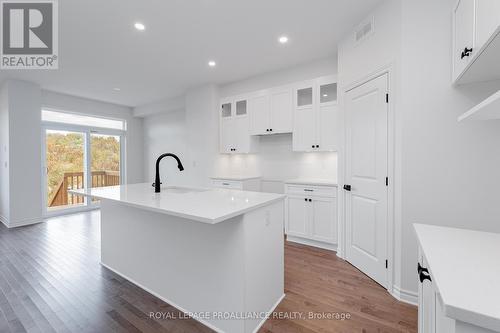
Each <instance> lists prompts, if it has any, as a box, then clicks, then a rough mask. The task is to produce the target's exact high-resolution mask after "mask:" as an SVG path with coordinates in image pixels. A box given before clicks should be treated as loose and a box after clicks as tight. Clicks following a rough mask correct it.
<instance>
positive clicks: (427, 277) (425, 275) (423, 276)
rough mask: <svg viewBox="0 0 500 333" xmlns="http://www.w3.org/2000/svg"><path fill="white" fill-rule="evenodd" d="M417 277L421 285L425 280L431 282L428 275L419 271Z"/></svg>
mask: <svg viewBox="0 0 500 333" xmlns="http://www.w3.org/2000/svg"><path fill="white" fill-rule="evenodd" d="M418 276H419V279H420V283H423V282H424V281H425V280H429V281H431V282H432V279H431V276H430V275H429V273H425V272H424V271H421V272H420V274H419V275H418Z"/></svg>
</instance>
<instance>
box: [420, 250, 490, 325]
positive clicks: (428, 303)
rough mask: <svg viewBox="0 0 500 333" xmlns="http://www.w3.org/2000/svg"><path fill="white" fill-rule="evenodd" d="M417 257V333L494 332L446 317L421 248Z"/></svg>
mask: <svg viewBox="0 0 500 333" xmlns="http://www.w3.org/2000/svg"><path fill="white" fill-rule="evenodd" d="M418 258H419V262H418V264H417V273H418V283H419V286H418V333H493V332H494V331H491V330H488V329H485V328H482V327H478V326H474V325H471V324H469V323H465V322H462V321H458V320H455V319H452V318H449V317H447V316H446V314H445V313H444V309H443V305H442V300H441V296H440V294H439V291H438V290H437V288H436V286H435V285H434V283H433V279H432V275H431V273H430V272H431V269H429V267H428V264H427V261H426V260H425V257H424V256H423V254H422V250H421V249H419V254H418Z"/></svg>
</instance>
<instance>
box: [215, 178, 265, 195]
mask: <svg viewBox="0 0 500 333" xmlns="http://www.w3.org/2000/svg"><path fill="white" fill-rule="evenodd" d="M212 186H213V187H215V188H225V189H228V190H242V191H255V192H259V191H260V178H241V179H238V178H234V177H229V178H212Z"/></svg>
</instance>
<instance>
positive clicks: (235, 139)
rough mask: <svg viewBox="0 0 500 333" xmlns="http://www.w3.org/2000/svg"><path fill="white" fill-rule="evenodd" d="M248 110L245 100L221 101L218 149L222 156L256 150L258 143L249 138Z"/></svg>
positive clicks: (247, 102)
mask: <svg viewBox="0 0 500 333" xmlns="http://www.w3.org/2000/svg"><path fill="white" fill-rule="evenodd" d="M248 109H249V101H248V99H246V98H243V97H241V98H238V97H235V98H228V99H223V100H221V102H220V113H219V115H220V116H219V120H220V135H219V140H220V142H219V144H220V145H219V147H220V148H219V149H220V152H221V153H222V154H249V153H253V152H256V151H257V150H258V142H257V141H256V140H255V138H252V137H251V136H250V131H249V116H248Z"/></svg>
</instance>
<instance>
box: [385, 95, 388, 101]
mask: <svg viewBox="0 0 500 333" xmlns="http://www.w3.org/2000/svg"><path fill="white" fill-rule="evenodd" d="M385 102H386V103H389V94H385Z"/></svg>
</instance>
